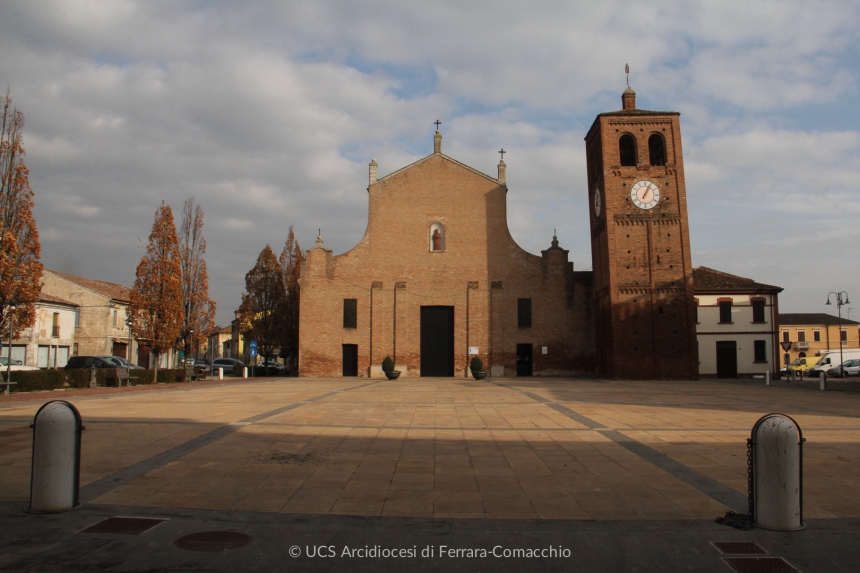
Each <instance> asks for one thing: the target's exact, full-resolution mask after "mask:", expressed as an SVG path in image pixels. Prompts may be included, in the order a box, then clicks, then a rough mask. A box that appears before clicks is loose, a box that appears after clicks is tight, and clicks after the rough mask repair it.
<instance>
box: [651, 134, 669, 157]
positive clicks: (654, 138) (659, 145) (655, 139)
mask: <svg viewBox="0 0 860 573" xmlns="http://www.w3.org/2000/svg"><path fill="white" fill-rule="evenodd" d="M648 159H649V161H650V163H651V165H666V140H665V139H663V136H662V135H661V134H659V133H652V134H651V136H650V137H649V138H648Z"/></svg>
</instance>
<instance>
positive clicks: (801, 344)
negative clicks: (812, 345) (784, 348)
mask: <svg viewBox="0 0 860 573" xmlns="http://www.w3.org/2000/svg"><path fill="white" fill-rule="evenodd" d="M794 349H795V350H809V343H808V342H795V343H794Z"/></svg>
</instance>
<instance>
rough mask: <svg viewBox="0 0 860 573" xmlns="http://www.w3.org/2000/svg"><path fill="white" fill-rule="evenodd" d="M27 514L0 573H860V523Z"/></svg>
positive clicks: (2, 518)
mask: <svg viewBox="0 0 860 573" xmlns="http://www.w3.org/2000/svg"><path fill="white" fill-rule="evenodd" d="M25 506H26V504H25V503H20V502H0V528H2V530H3V531H4V532H5V533H4V535H3V536H0V572H3V573H11V572H16V573H18V572H20V573H23V572H25V571H116V572H119V571H124V572H149V571H188V572H190V571H193V572H221V571H227V572H233V571H237V572H238V571H242V572H245V571H250V572H256V571H260V572H268V571H344V570H348V571H398V572H400V571H445V572H459V571H468V572H473V571H559V572H560V571H565V572H567V571H574V572H601V573H619V572H628V571H629V572H637V573H638V572H660V573H668V572H673V573H674V572H681V571H695V572H697V573H698V572H714V573H717V572H719V573H729V572H731V571H732V569H731V567H729V565H728V564H727V562H726V556H724V555H722V554H721V553H720V552H719V551H718V550H717V549H716V548H715V547H714V545H713V542H716V541H748V542H754V543H756V544H758V545H759V546H760V547H761V548H762V549H763V550H764V551H766V552H767V556H769V557H778V558H782V559H784V560H785V561H786V562H787V563H789V564H790V565H792V566H794V567H795V568H797V569H798V570H799V571H802V572H803V573H848V572H852V573H853V572H856V571H857V562H858V557H860V549H858V541H860V520H857V519H826V520H810V521H809V527H808V528H807V529H806V530H804V531H801V532H790V533H787V532H773V531H765V530H761V529H753V530H750V531H739V530H736V529H731V528H728V527H725V526H721V525H717V524H714V523H713V522H711V521H705V520H623V521H595V520H549V521H544V520H472V519H414V518H396V517H358V516H336V515H281V514H273V513H259V512H244V511H226V512H225V511H210V510H198V509H172V508H144V507H128V506H114V505H104V504H92V505H86V506H84V507H82V508H81V509H79V510H76V511H72V512H68V513H64V514H58V515H31V514H27V513H24V511H23V509H24V508H25ZM113 516H134V517H149V518H160V519H164V520H165V521H164V522H163V523H162V524H160V525H158V526H156V527H154V528H152V529H149V530H148V531H146V532H144V533H141V534H139V535H121V534H109V533H88V532H85V531H84V530H85V529H86V528H88V527H90V526H92V525H95V524H97V523H100V522H101V521H103V520H104V519H107V518H109V517H113ZM206 531H238V532H241V533H244V534H246V535H249V536H250V537H252V538H253V541H252V542H251V544H249V545H247V546H246V547H243V548H239V549H235V550H231V551H221V552H200V551H187V550H183V549H180V548H178V547H177V546H176V545H175V542H176V540H177V539H179V538H180V537H182V536H184V535H188V534H190V533H200V532H206ZM431 549H432V553H431V552H430V550H431ZM392 551H397V552H398V556H397V557H394V556H392V555H391V552H392ZM401 551H402V552H403V553H400V552H401ZM484 551H485V552H486V556H484V554H483V552H484ZM529 551H531V554H530V553H528V552H529Z"/></svg>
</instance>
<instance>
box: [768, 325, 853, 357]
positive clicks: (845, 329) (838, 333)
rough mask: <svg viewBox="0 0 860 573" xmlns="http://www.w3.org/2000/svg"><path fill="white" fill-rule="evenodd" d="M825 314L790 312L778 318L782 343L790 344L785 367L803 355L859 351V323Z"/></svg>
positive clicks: (784, 354)
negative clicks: (834, 351)
mask: <svg viewBox="0 0 860 573" xmlns="http://www.w3.org/2000/svg"><path fill="white" fill-rule="evenodd" d="M841 323H842V327H841V329H840V326H839V324H840V319H839V317H838V316H832V315H830V314H825V313H823V312H791V313H783V314H780V315H779V330H780V333H779V336H780V342H786V343H791V347H790V349H789V350H788V351H784V352H783V355H782V363H783V365H785V364H789V363H790V362H792V361H794V359H795V358H800V357H803V356H820V355H821V353H822V352H824V351H825V350H839V346H840V343H841V345H842V348H843V349H848V348H860V330H858V325H860V322H857V321H856V320H849V319H847V318H845V317H842V319H841Z"/></svg>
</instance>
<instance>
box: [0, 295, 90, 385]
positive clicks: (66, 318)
mask: <svg viewBox="0 0 860 573" xmlns="http://www.w3.org/2000/svg"><path fill="white" fill-rule="evenodd" d="M78 310H79V308H78V305H76V304H74V303H72V302H69V301H67V300H63V299H61V298H59V297H55V296H51V295H48V294H45V293H42V294H40V295H39V300H38V301H37V302H36V321H35V323H34V324H33V326H31V327H30V328H27V329H25V330H24V331H23V332H22V333H21V336H20V337H19V338H18V339H16V340H14V341H13V343H12V359H13V360H20V361H21V363H22V364H26V365H27V366H38V367H40V368H62V367H64V366H65V365H66V362H68V360H69V356H70V353H73V352H74V351H75V347H76V346H77V344H76V343H75V317H76V316H77V315H78ZM8 354H9V349H8V348H7V347H6V346H4V348H3V350H2V355H3V356H7V355H8Z"/></svg>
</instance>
